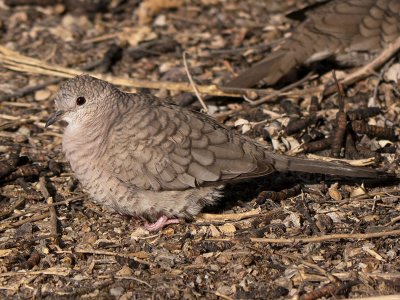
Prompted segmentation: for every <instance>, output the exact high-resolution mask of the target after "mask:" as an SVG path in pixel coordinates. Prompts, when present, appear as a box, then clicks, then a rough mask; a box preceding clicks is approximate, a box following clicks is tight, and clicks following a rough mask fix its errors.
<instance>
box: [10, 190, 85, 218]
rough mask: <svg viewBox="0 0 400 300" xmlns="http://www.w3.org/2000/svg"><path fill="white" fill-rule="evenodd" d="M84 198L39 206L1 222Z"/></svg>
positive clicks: (82, 196)
mask: <svg viewBox="0 0 400 300" xmlns="http://www.w3.org/2000/svg"><path fill="white" fill-rule="evenodd" d="M84 197H85V195H80V196H76V197H72V198H70V199H67V200H64V201H59V202H56V203H51V204H46V205H41V206H39V207H36V208H33V209H30V210H28V211H25V212H23V213H20V214H18V215H15V216H11V217H9V218H7V219H4V220H3V221H10V220H13V219H17V218H19V217H22V216H26V215H29V214H32V213H35V212H37V211H41V210H47V209H48V208H49V207H52V206H58V205H64V204H69V203H70V202H75V201H79V200H82V199H83V198H84Z"/></svg>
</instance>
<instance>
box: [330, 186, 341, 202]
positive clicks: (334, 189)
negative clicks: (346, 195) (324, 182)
mask: <svg viewBox="0 0 400 300" xmlns="http://www.w3.org/2000/svg"><path fill="white" fill-rule="evenodd" d="M338 185H339V184H338V183H335V184H333V185H332V186H331V187H330V188H329V190H328V194H329V196H330V197H331V198H332V199H333V200H335V201H340V200H342V199H343V197H342V194H341V193H340V192H339V190H338Z"/></svg>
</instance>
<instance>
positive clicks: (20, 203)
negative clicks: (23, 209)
mask: <svg viewBox="0 0 400 300" xmlns="http://www.w3.org/2000/svg"><path fill="white" fill-rule="evenodd" d="M25 200H26V199H25V198H21V199H18V200H17V201H15V203H14V204H13V205H11V207H9V208H8V209H6V210H5V211H3V212H1V213H0V219H1V218H3V217H5V216H8V215H11V214H12V213H13V211H14V209H16V208H18V207H20V206H21V205H22V204H23V203H25Z"/></svg>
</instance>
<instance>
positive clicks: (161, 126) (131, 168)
mask: <svg viewBox="0 0 400 300" xmlns="http://www.w3.org/2000/svg"><path fill="white" fill-rule="evenodd" d="M55 104H56V108H57V110H56V112H55V113H54V114H53V115H52V116H51V117H50V118H49V120H48V122H47V124H46V127H47V126H49V125H51V124H53V123H54V122H56V121H57V120H60V119H63V120H65V121H67V122H68V126H67V127H66V129H65V132H64V135H63V150H64V151H65V154H66V156H67V159H68V160H69V161H70V163H71V167H72V169H73V170H74V172H75V174H76V176H77V178H78V179H79V180H80V181H81V183H82V184H83V186H84V187H86V189H87V190H88V191H89V193H90V195H91V196H92V197H93V199H94V201H95V202H97V203H100V204H104V205H107V206H109V207H111V208H113V209H114V210H116V211H117V212H120V213H124V214H128V215H141V216H145V217H147V219H150V220H152V221H154V220H155V219H156V218H160V217H161V218H160V219H159V222H158V223H156V224H157V225H156V226H154V227H151V226H150V227H149V228H150V229H155V228H158V225H160V224H161V225H162V224H164V223H165V222H168V221H167V218H166V217H168V218H172V217H184V218H190V217H192V216H194V215H196V214H197V213H199V211H200V210H201V209H202V207H203V206H205V205H207V204H211V203H214V202H215V201H216V200H217V199H218V198H219V197H220V196H221V195H222V187H223V185H224V184H225V183H227V182H231V181H234V180H243V179H248V178H253V177H259V176H264V175H268V174H270V173H272V172H274V171H289V170H291V171H303V172H312V173H326V174H335V175H343V176H354V177H376V176H377V175H378V172H377V171H375V170H373V169H367V168H355V167H350V166H346V165H338V164H334V163H327V162H322V161H314V160H309V159H301V158H295V157H289V156H284V155H279V154H274V153H271V152H268V151H266V150H265V148H264V147H263V146H262V145H261V144H258V143H257V142H255V141H253V140H251V139H249V138H247V137H245V136H242V135H240V134H238V133H235V132H234V131H232V130H230V129H228V128H226V127H224V126H223V125H221V124H219V123H217V122H216V121H215V120H214V119H212V118H211V117H209V116H207V115H205V114H202V113H199V112H195V111H191V110H188V109H185V108H182V107H179V106H176V105H174V104H171V103H166V102H163V101H160V100H159V99H158V98H156V97H154V96H152V95H147V94H127V93H124V92H122V91H120V90H118V89H117V88H116V87H114V86H113V85H111V84H109V83H107V82H105V81H102V80H98V79H95V78H93V77H90V76H87V75H84V76H78V77H76V78H74V79H71V80H69V81H68V82H66V83H65V84H64V85H63V86H62V87H61V89H60V91H59V92H58V93H57V95H56V96H55Z"/></svg>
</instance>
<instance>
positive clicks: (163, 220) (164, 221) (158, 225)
mask: <svg viewBox="0 0 400 300" xmlns="http://www.w3.org/2000/svg"><path fill="white" fill-rule="evenodd" d="M168 224H179V219H168V217H166V216H162V217H160V218H159V219H158V220H157V221H156V222H155V223H153V224H149V223H146V224H144V228H146V229H147V230H148V231H157V230H160V229H162V228H164V227H165V226H167V225H168Z"/></svg>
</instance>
